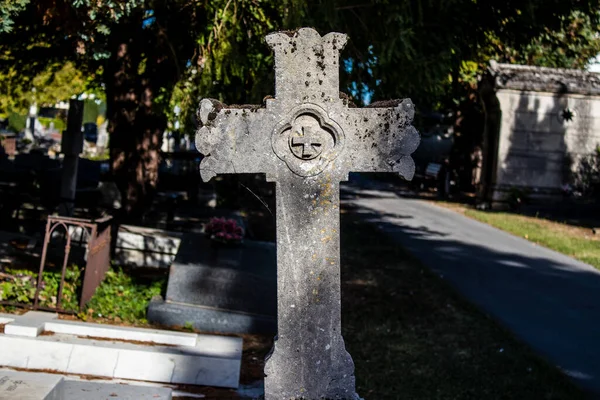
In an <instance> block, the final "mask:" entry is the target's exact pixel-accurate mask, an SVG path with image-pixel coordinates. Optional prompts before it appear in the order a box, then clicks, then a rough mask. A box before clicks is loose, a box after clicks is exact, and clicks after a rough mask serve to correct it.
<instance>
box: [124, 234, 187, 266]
mask: <svg viewBox="0 0 600 400" xmlns="http://www.w3.org/2000/svg"><path fill="white" fill-rule="evenodd" d="M180 243H181V234H180V233H176V232H168V231H164V230H160V229H151V228H144V227H138V226H128V225H122V226H121V227H120V228H119V233H118V235H117V246H116V260H117V262H118V263H120V264H123V265H134V266H138V267H155V268H168V267H169V266H170V265H171V263H173V260H174V259H175V255H176V254H177V251H178V249H179V245H180Z"/></svg>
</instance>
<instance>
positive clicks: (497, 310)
mask: <svg viewBox="0 0 600 400" xmlns="http://www.w3.org/2000/svg"><path fill="white" fill-rule="evenodd" d="M361 186H362V187H363V188H357V187H356V186H346V187H344V188H343V189H342V198H343V199H345V200H344V203H345V205H350V203H351V204H352V205H354V206H356V207H357V209H356V211H357V212H359V213H362V214H363V216H364V218H365V219H367V220H370V221H371V222H373V223H376V224H377V225H379V226H380V227H381V229H383V230H384V231H385V232H387V233H388V234H389V235H390V236H391V237H393V238H394V239H395V240H396V241H397V242H398V243H400V244H401V245H402V246H403V247H405V248H406V249H408V250H409V251H410V252H411V253H412V254H414V255H415V256H416V257H417V258H419V259H420V260H421V261H422V262H423V263H424V264H425V265H427V266H428V267H430V268H431V269H432V270H434V271H435V272H436V273H438V274H440V275H441V276H442V277H443V278H444V279H446V280H448V281H449V282H450V283H451V284H452V285H453V286H455V287H456V288H457V289H458V290H459V292H461V293H462V294H463V295H464V296H465V297H466V298H467V299H469V300H470V301H472V302H473V303H475V304H477V305H478V306H480V307H481V308H482V309H483V310H485V311H486V312H487V313H489V314H490V315H492V316H494V317H495V318H496V319H497V320H499V321H500V322H501V323H502V324H503V325H504V326H505V327H507V328H508V329H509V330H511V331H512V332H513V333H514V334H516V335H517V337H519V338H520V339H522V340H524V341H525V342H527V343H529V345H530V346H531V347H532V348H534V349H535V350H536V351H538V353H540V354H541V355H542V356H544V357H545V358H546V359H548V360H550V361H551V362H553V363H554V364H555V365H557V366H559V367H560V368H561V369H563V370H564V371H565V372H566V373H567V374H568V375H569V376H571V377H572V378H573V379H574V380H575V381H576V382H577V383H578V384H580V386H582V387H584V388H586V389H588V390H591V391H592V392H594V393H595V395H596V396H600V271H598V270H596V269H594V268H593V267H591V266H589V265H587V264H584V263H582V262H579V261H577V260H575V259H572V258H570V257H567V256H564V255H562V254H559V253H556V252H554V251H552V250H549V249H546V248H543V247H540V246H537V245H535V244H533V243H531V242H528V241H527V240H524V239H521V238H518V237H516V236H512V235H510V234H508V233H505V232H503V231H500V230H498V229H496V228H493V227H491V226H488V225H485V224H483V223H480V222H478V221H475V220H472V219H469V218H467V217H464V216H462V215H459V214H457V213H455V212H453V211H450V210H447V209H444V208H441V207H438V206H435V205H433V204H431V203H428V202H424V201H421V200H414V199H407V198H401V197H399V196H397V195H396V194H394V192H393V191H385V190H383V191H382V190H368V189H365V188H364V184H361Z"/></svg>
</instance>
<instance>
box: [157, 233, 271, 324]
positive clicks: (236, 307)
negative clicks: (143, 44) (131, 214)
mask: <svg viewBox="0 0 600 400" xmlns="http://www.w3.org/2000/svg"><path fill="white" fill-rule="evenodd" d="M276 276H277V271H276V261H275V245H273V244H272V243H267V242H254V241H246V242H245V243H244V244H242V245H240V246H233V247H227V246H220V245H217V244H215V243H211V241H210V240H209V239H207V238H206V236H205V235H202V234H191V233H188V234H186V235H185V236H184V237H183V239H182V241H181V244H180V246H179V251H178V252H177V256H176V257H175V260H174V262H173V264H172V265H171V268H170V272H169V282H168V285H167V294H166V301H153V302H151V303H150V306H149V307H148V320H149V321H152V322H154V323H157V324H160V325H164V326H177V325H179V326H184V325H187V324H192V325H193V327H194V328H196V329H200V330H202V331H205V332H219V333H272V332H275V331H276V329H277V328H276V310H277V308H276V307H277V282H276Z"/></svg>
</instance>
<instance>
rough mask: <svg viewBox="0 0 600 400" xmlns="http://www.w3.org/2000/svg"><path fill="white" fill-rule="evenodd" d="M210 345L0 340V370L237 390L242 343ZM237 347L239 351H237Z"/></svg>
mask: <svg viewBox="0 0 600 400" xmlns="http://www.w3.org/2000/svg"><path fill="white" fill-rule="evenodd" d="M220 339H223V340H220ZM210 341H211V343H212V344H213V346H211V347H208V348H206V349H205V348H202V346H198V347H176V346H161V345H156V346H148V345H139V344H132V343H127V342H117V341H105V340H90V339H80V338H77V337H73V336H70V335H61V334H56V335H52V336H39V337H37V338H28V337H16V336H10V335H0V366H4V367H12V368H24V369H36V370H50V371H52V372H57V373H68V374H83V375H92V376H101V377H108V378H122V379H134V380H142V381H150V382H164V383H174V384H190V385H206V386H219V387H230V388H237V387H238V380H239V373H240V367H241V342H242V341H241V339H239V338H230V337H218V336H217V337H214V338H211V339H210ZM236 345H237V347H238V348H239V351H235V352H234V351H232V349H233V348H234V347H236ZM219 353H221V354H219ZM234 353H237V354H234Z"/></svg>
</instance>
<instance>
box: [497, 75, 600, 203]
mask: <svg viewBox="0 0 600 400" xmlns="http://www.w3.org/2000/svg"><path fill="white" fill-rule="evenodd" d="M500 66H501V68H499V69H500V71H501V72H500V75H499V76H500V77H499V78H498V77H497V78H496V80H497V82H498V83H497V84H496V90H495V92H496V93H495V94H496V98H497V101H498V103H497V104H498V105H499V107H500V111H501V113H500V115H501V118H500V126H499V129H498V144H497V146H498V147H497V149H498V151H497V155H496V157H497V159H496V162H495V163H494V164H495V165H494V167H493V168H494V171H493V173H494V177H495V179H493V183H494V185H493V192H492V200H493V201H494V202H502V201H505V200H506V197H507V194H508V192H509V191H510V190H511V188H515V187H516V188H520V189H525V190H527V191H528V192H529V195H530V197H533V198H536V197H537V198H560V196H561V195H562V191H563V187H564V186H565V185H566V184H569V183H571V182H572V173H573V172H575V171H576V170H577V168H578V166H579V162H580V160H581V158H582V157H583V156H586V155H589V154H591V153H593V152H594V151H595V149H596V147H597V146H598V145H600V93H596V92H597V91H596V90H595V88H590V87H589V86H590V82H589V79H590V76H591V79H594V80H595V79H598V78H597V76H596V74H593V75H592V74H591V73H586V72H579V71H572V70H556V69H548V68H535V67H520V66H506V65H502V64H500ZM502 67H504V69H502ZM515 71H516V73H515ZM525 72H526V73H529V74H531V73H533V72H534V74H533V76H531V75H529V76H526V77H523V74H524V73H525ZM502 73H505V74H506V75H504V76H503V75H502ZM519 74H521V75H519ZM572 75H573V76H576V77H577V78H587V79H588V81H587V82H586V81H583V82H582V81H576V82H575V83H573V82H572V80H573V76H572ZM497 76H498V75H497ZM502 78H504V80H502ZM545 78H546V80H544V79H545ZM536 80H538V81H536ZM539 81H542V82H541V83H540V82H539ZM586 85H587V86H586Z"/></svg>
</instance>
